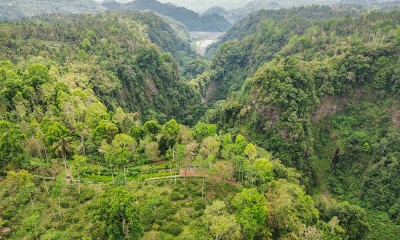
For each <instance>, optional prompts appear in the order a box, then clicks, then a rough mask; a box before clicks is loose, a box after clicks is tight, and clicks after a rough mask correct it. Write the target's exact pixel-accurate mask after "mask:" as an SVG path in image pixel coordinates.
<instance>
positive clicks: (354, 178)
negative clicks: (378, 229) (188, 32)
mask: <svg viewBox="0 0 400 240" xmlns="http://www.w3.org/2000/svg"><path fill="white" fill-rule="evenodd" d="M312 9H313V8H309V10H310V13H315V12H314V11H313V10H312ZM293 11H298V10H297V9H294V10H293ZM267 13H268V12H259V13H257V14H256V15H252V16H250V17H248V18H247V19H245V20H244V21H243V22H241V23H240V24H238V25H236V26H234V27H233V29H232V30H231V31H230V33H228V35H227V36H226V37H225V40H224V41H223V42H221V43H220V45H219V47H218V48H217V49H218V50H217V52H216V54H215V56H214V57H213V58H212V64H211V66H210V67H209V69H208V70H207V71H206V72H205V73H203V74H202V75H201V76H199V77H197V78H196V79H194V80H192V83H191V84H193V85H194V86H195V87H197V89H198V91H199V92H200V94H202V96H203V100H207V101H213V100H218V99H224V98H225V97H226V96H228V99H227V100H222V101H218V102H216V103H215V105H216V108H215V109H213V110H210V111H209V112H208V113H207V114H206V117H205V119H207V121H209V122H211V123H216V124H217V125H218V126H219V127H220V128H223V129H225V130H226V131H230V132H231V133H232V134H237V133H241V134H244V135H245V136H247V137H248V138H249V139H252V140H253V141H255V142H256V143H257V144H258V145H260V146H263V147H265V148H266V149H267V150H269V151H271V152H272V153H273V155H274V156H275V157H279V158H280V159H281V160H282V161H283V163H284V164H287V165H289V166H292V167H296V168H297V169H300V170H301V171H302V172H303V173H305V175H304V176H305V178H304V183H305V184H306V185H307V186H308V189H309V190H310V191H317V192H321V193H323V194H325V195H326V194H328V193H329V192H330V193H333V195H334V196H336V197H337V198H339V199H346V200H350V201H352V202H353V203H357V204H359V205H361V206H364V207H366V208H367V209H370V210H374V211H375V210H378V211H383V212H385V213H387V215H388V216H389V217H391V218H392V220H394V221H397V220H396V219H398V215H397V214H398V210H397V208H398V199H399V197H400V191H399V189H397V187H396V186H397V185H398V184H397V180H398V179H399V175H398V163H397V162H398V159H399V155H398V154H399V149H398V144H397V142H398V134H399V130H400V129H399V124H398V120H397V119H398V117H399V115H398V112H399V105H398V100H399V97H398V93H399V90H400V88H399V79H400V65H399V53H400V35H399V34H400V30H399V27H398V26H399V24H400V22H399V19H400V12H399V11H393V12H390V13H382V12H371V13H369V14H365V15H361V16H360V17H355V18H350V17H345V18H337V19H334V18H332V19H326V20H323V19H320V18H309V19H307V18H299V17H293V18H285V19H275V18H274V17H269V16H270V15H269V14H267ZM276 15H279V14H276ZM305 16H307V14H306V15H305Z"/></svg>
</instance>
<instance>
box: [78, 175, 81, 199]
mask: <svg viewBox="0 0 400 240" xmlns="http://www.w3.org/2000/svg"><path fill="white" fill-rule="evenodd" d="M78 193H79V195H81V173H80V172H79V171H78Z"/></svg>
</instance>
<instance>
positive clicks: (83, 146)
mask: <svg viewBox="0 0 400 240" xmlns="http://www.w3.org/2000/svg"><path fill="white" fill-rule="evenodd" d="M81 144H82V151H83V155H84V156H86V149H85V141H84V139H83V134H81Z"/></svg>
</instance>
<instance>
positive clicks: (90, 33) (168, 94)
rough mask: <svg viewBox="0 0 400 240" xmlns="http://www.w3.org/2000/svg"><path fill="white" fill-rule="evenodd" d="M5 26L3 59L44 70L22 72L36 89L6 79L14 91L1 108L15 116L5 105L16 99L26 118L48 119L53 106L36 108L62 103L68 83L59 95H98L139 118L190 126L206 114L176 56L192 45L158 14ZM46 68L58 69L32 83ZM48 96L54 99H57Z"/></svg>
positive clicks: (1, 32) (72, 18) (56, 18)
mask: <svg viewBox="0 0 400 240" xmlns="http://www.w3.org/2000/svg"><path fill="white" fill-rule="evenodd" d="M0 28H1V29H0V38H1V39H2V41H1V44H0V48H1V53H0V59H2V60H10V61H11V62H14V63H16V64H17V65H19V66H23V67H24V68H25V67H28V66H29V65H31V63H39V65H38V66H37V68H38V69H34V68H33V69H31V70H29V69H28V68H27V69H24V71H26V72H24V73H23V74H28V75H31V77H32V80H29V81H28V83H30V84H31V85H27V84H25V83H26V81H22V80H14V79H13V78H11V79H10V80H8V82H10V83H12V84H15V85H16V86H9V87H8V88H7V89H8V90H7V91H10V92H9V93H8V94H6V95H2V107H3V109H5V110H6V111H8V113H9V114H13V115H14V114H15V113H12V110H13V109H11V108H10V105H9V104H7V102H8V101H15V102H19V104H21V105H22V106H23V108H24V109H26V110H24V113H23V114H22V115H24V116H25V115H27V116H29V115H31V114H32V113H35V114H39V115H45V113H46V111H47V110H48V108H47V107H44V106H42V107H41V108H35V107H36V105H41V104H46V105H48V106H50V108H51V107H52V106H54V105H57V104H59V102H57V98H58V97H59V96H58V95H59V94H58V90H60V89H58V88H60V86H58V85H62V87H61V89H62V88H65V87H66V86H68V87H71V88H83V89H84V90H88V91H89V90H90V91H93V92H94V94H95V95H96V96H97V97H99V99H101V101H102V102H103V103H104V105H105V106H106V107H107V108H108V109H113V110H115V109H116V108H117V107H122V108H123V109H124V110H126V111H129V112H134V113H138V114H139V116H140V119H157V120H159V121H161V122H166V120H167V116H169V117H174V118H177V119H179V120H181V121H182V122H184V123H187V124H189V123H191V122H193V121H194V120H195V119H197V118H199V117H200V115H201V112H202V111H201V109H202V107H201V106H200V99H199V97H197V95H195V94H194V93H193V91H192V90H191V88H190V87H189V86H188V84H186V83H185V81H184V80H183V79H182V78H181V76H180V73H179V67H178V64H177V62H176V60H175V59H174V57H173V56H172V55H171V54H174V55H175V56H177V55H179V54H180V53H181V52H184V55H191V54H192V50H191V48H190V46H189V43H188V42H186V41H185V40H183V39H181V38H180V37H179V35H177V34H176V31H175V30H173V29H172V27H171V26H170V25H169V24H168V23H167V22H166V21H164V20H163V18H161V17H158V16H156V15H154V14H152V13H126V14H101V15H96V16H91V15H79V16H62V15H60V16H51V17H48V18H40V19H34V20H31V21H27V22H23V23H20V22H17V23H9V24H3V25H1V26H0ZM157 44H159V45H160V46H158V45H157ZM164 51H168V52H164ZM46 69H52V71H51V73H50V74H49V75H48V74H45V78H43V79H40V80H34V79H35V78H39V77H35V76H36V74H42V73H41V71H44V70H46ZM43 74H44V73H43ZM60 79H63V81H62V82H59V83H58V82H57V81H59V80H60ZM55 82H57V84H54V83H55ZM57 86H58V87H57ZM28 87H31V90H26V88H28ZM46 94H48V95H54V96H53V100H54V101H49V100H50V99H46V98H45V97H44V95H46ZM33 95H34V96H33ZM13 99H14V100H13ZM179 106H180V107H179ZM89 107H90V106H89ZM37 111H39V112H37ZM62 112H63V113H66V114H70V113H67V112H68V111H66V110H65V111H64V110H63V111H62ZM15 117H17V116H15ZM20 117H21V116H20ZM22 117H23V116H22Z"/></svg>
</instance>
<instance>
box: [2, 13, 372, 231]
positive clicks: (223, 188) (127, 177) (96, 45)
mask: <svg viewBox="0 0 400 240" xmlns="http://www.w3.org/2000/svg"><path fill="white" fill-rule="evenodd" d="M143 17H144V16H143V15H141V16H140V18H138V19H142V18H143ZM88 26H90V27H88ZM19 29H23V30H24V31H18V30H19ZM88 29H90V30H88ZM102 29H107V30H108V31H110V34H107V32H108V31H102ZM147 31H151V29H148V30H147ZM1 32H2V35H1V36H2V39H4V40H5V41H4V42H5V44H4V45H3V46H2V49H4V51H2V53H3V56H2V58H4V59H6V58H7V57H8V59H9V60H8V61H1V62H0V76H1V78H0V80H1V82H0V83H1V84H0V93H1V97H2V99H1V106H0V118H1V120H0V130H1V131H0V149H1V150H0V159H1V160H0V169H1V179H0V198H1V201H0V230H1V232H0V237H1V238H7V239H21V238H26V239H177V238H179V239H210V238H217V239H255V238H266V239H268V238H275V239H286V238H305V237H306V238H310V237H311V238H318V239H320V238H323V239H347V238H348V237H349V236H360V237H362V236H364V234H365V233H366V232H367V231H368V225H367V222H366V213H365V211H364V210H363V209H361V208H360V207H357V206H355V205H351V204H349V203H347V202H337V201H335V200H334V199H321V200H317V201H318V202H314V200H312V198H311V197H310V196H309V195H307V193H306V192H305V190H304V187H303V186H302V185H301V183H300V182H301V175H300V174H299V173H298V172H297V171H296V170H295V169H293V168H287V167H285V166H284V165H283V164H282V163H281V161H280V160H279V159H277V158H273V157H272V155H271V154H270V153H269V152H267V151H266V150H263V149H262V148H259V147H256V146H255V145H254V144H252V143H250V142H247V141H246V139H245V138H244V137H243V136H242V135H235V136H232V135H231V134H229V133H227V134H223V133H222V132H221V131H218V129H217V127H216V125H213V124H206V123H203V122H199V123H197V124H196V125H195V126H194V127H193V128H190V127H188V126H185V125H181V124H178V123H177V121H176V120H174V119H172V120H168V121H167V122H166V123H165V124H164V123H162V124H160V123H159V122H158V121H157V120H147V121H146V116H147V115H146V112H145V111H140V112H133V111H130V109H131V108H130V106H126V105H125V104H124V99H123V97H126V96H127V95H129V94H132V92H133V93H135V91H137V89H135V88H134V87H132V88H130V86H131V85H130V84H137V85H138V88H139V87H142V88H143V89H144V90H143V89H142V88H140V89H142V90H141V91H140V92H139V93H140V94H146V91H147V88H149V89H148V91H150V93H152V94H154V93H153V92H152V91H154V92H155V90H154V89H157V88H160V86H161V87H162V86H163V85H156V84H158V82H157V81H156V80H154V83H153V84H152V85H151V86H152V87H151V88H150V87H149V85H148V84H149V81H153V79H157V78H161V77H163V78H162V79H163V80H164V81H174V80H175V81H177V80H179V78H178V79H176V78H173V77H174V74H178V73H179V71H178V70H177V68H176V63H175V61H174V59H173V57H172V55H170V54H169V53H163V52H161V50H160V49H159V48H158V47H157V46H156V45H155V44H153V43H152V42H151V41H150V39H149V38H148V35H147V34H146V33H145V32H144V26H143V25H142V24H141V22H140V21H139V20H135V19H134V18H133V17H132V16H116V15H113V14H111V15H109V14H105V15H98V16H80V17H76V16H75V18H69V17H68V16H53V17H50V18H46V19H37V20H36V21H29V22H24V23H22V24H21V23H18V24H17V23H8V24H3V25H2V26H1ZM111 33H112V35H111ZM60 39H62V41H61V40H60ZM111 59H112V61H111ZM111 62H112V63H114V64H111ZM117 63H118V64H117ZM115 69H118V70H115ZM125 71H126V72H125ZM160 71H162V74H161V73H160ZM168 74H172V77H171V79H165V78H168V77H169V75H168ZM121 76H122V77H121ZM123 77H126V78H130V82H129V84H128V83H124V81H123V79H124V78H123ZM134 77H136V78H134ZM120 80H121V81H120ZM141 80H143V81H141ZM177 82H178V81H177ZM179 83H180V86H177V88H178V90H174V89H170V88H168V89H163V90H164V91H165V92H164V93H158V94H171V92H172V93H173V92H174V91H178V92H179V96H181V97H182V96H183V97H184V95H183V93H185V92H184V90H185V89H186V87H185V83H184V82H183V81H182V82H179ZM103 84H104V85H103ZM124 84H127V85H124ZM169 85H170V86H171V85H172V86H175V85H173V82H169ZM170 86H169V87H170ZM153 87H154V89H153ZM156 87H157V88H156ZM179 87H181V88H179ZM184 87H185V88H184ZM115 89H119V90H118V91H116V92H117V93H121V91H125V92H124V94H121V96H119V95H116V96H114V95H113V91H114V90H115ZM182 89H183V90H182ZM127 90H129V91H127ZM103 91H110V92H103ZM189 93H190V92H189ZM191 94H194V93H193V92H191ZM166 96H167V97H169V99H168V100H169V102H168V103H164V105H165V106H163V107H168V105H166V104H170V103H171V104H174V106H175V107H176V106H177V105H176V104H175V103H173V102H172V101H174V98H173V97H174V95H166ZM193 96H195V95H193ZM153 97H154V96H153ZM156 100H157V101H161V100H158V99H157V98H156V97H154V110H153V111H154V112H156V111H158V112H157V115H155V117H157V116H160V115H159V114H162V113H163V112H162V111H163V109H164V108H156V107H157V106H159V105H156V104H157V101H156ZM192 100H193V99H192ZM151 102H152V101H151V99H147V101H144V102H141V101H135V102H133V104H134V105H132V108H133V110H134V111H136V109H143V108H142V105H141V104H149V103H151ZM146 106H147V105H146ZM185 106H190V107H194V105H193V104H191V103H190V102H189V103H185ZM180 111H184V108H182V109H180ZM161 116H163V115H161ZM148 117H149V116H148ZM150 117H151V115H150ZM177 117H179V116H177ZM161 119H163V118H161ZM317 203H318V204H319V205H321V206H324V207H320V209H321V210H318V209H317V208H316V204H317ZM288 213H290V214H288ZM338 216H339V217H338ZM339 219H340V220H339ZM339 221H340V223H339Z"/></svg>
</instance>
